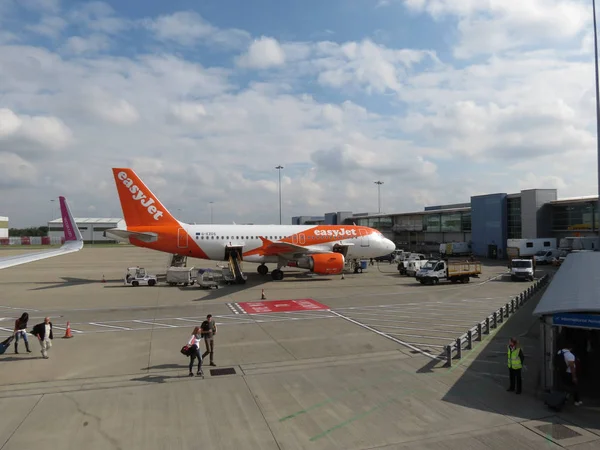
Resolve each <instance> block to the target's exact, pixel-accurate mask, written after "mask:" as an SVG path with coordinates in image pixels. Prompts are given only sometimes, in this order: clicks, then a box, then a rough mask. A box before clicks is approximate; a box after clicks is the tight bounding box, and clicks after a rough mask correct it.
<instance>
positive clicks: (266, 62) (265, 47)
mask: <svg viewBox="0 0 600 450" xmlns="http://www.w3.org/2000/svg"><path fill="white" fill-rule="evenodd" d="M238 64H239V65H240V66H242V67H249V68H254V69H267V68H269V67H274V66H281V65H283V64H285V52H284V51H283V49H282V48H281V46H280V45H279V42H277V40H276V39H273V38H270V37H266V36H262V37H261V38H260V39H256V40H254V42H252V43H251V44H250V46H249V47H248V51H247V52H246V53H245V54H244V55H242V56H241V57H240V58H239V59H238Z"/></svg>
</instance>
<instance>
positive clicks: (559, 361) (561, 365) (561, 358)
mask: <svg viewBox="0 0 600 450" xmlns="http://www.w3.org/2000/svg"><path fill="white" fill-rule="evenodd" d="M554 369H556V370H557V371H558V372H559V373H561V374H562V373H567V362H566V361H565V352H564V350H561V351H560V352H559V353H557V354H555V355H554Z"/></svg>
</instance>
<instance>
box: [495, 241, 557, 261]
mask: <svg viewBox="0 0 600 450" xmlns="http://www.w3.org/2000/svg"><path fill="white" fill-rule="evenodd" d="M555 248H557V246H556V238H543V239H507V240H506V255H507V256H508V259H516V258H521V257H524V256H529V257H533V256H534V255H535V254H536V253H537V252H539V251H540V250H552V249H555Z"/></svg>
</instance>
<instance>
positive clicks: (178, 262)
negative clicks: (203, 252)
mask: <svg viewBox="0 0 600 450" xmlns="http://www.w3.org/2000/svg"><path fill="white" fill-rule="evenodd" d="M169 267H187V256H185V255H176V254H171V255H169V258H168V261H167V268H169Z"/></svg>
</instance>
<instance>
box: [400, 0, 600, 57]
mask: <svg viewBox="0 0 600 450" xmlns="http://www.w3.org/2000/svg"><path fill="white" fill-rule="evenodd" d="M404 3H405V5H406V7H407V8H408V9H409V10H411V11H415V12H426V13H428V14H430V15H431V16H432V17H433V18H435V19H442V18H444V17H446V16H453V17H456V18H457V19H458V31H459V33H460V42H459V43H458V45H457V46H456V48H455V55H456V56H457V57H460V58H469V57H471V56H474V55H481V54H489V53H494V52H498V51H504V50H510V49H515V48H519V47H523V46H539V45H543V46H548V45H551V44H554V45H557V46H558V45H561V44H563V43H564V40H565V39H571V38H574V37H576V36H577V35H579V34H580V33H581V32H582V31H583V30H584V29H586V28H589V23H590V21H591V5H590V4H589V2H587V1H583V0H527V1H522V0H486V1H482V0H460V1H456V0H404Z"/></svg>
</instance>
